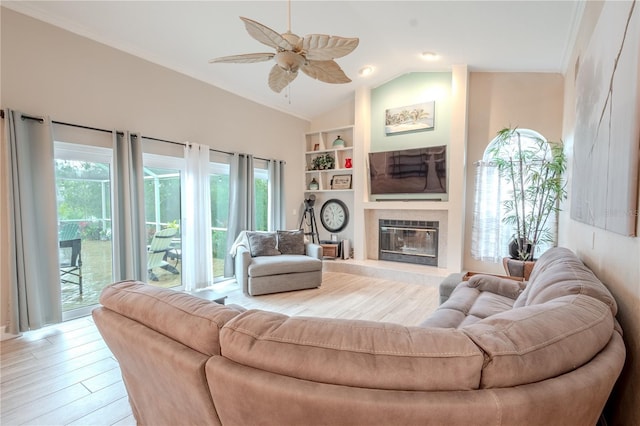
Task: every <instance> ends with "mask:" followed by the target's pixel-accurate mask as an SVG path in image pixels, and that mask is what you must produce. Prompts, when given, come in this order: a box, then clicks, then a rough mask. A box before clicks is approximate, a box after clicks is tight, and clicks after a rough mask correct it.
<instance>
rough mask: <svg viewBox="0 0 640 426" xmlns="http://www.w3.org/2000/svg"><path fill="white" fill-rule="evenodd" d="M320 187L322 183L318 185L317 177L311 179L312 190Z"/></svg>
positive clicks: (310, 187) (310, 186)
mask: <svg viewBox="0 0 640 426" xmlns="http://www.w3.org/2000/svg"><path fill="white" fill-rule="evenodd" d="M319 188H320V185H318V181H317V180H316V178H313V179H311V182H309V189H310V190H312V191H315V190H318V189H319Z"/></svg>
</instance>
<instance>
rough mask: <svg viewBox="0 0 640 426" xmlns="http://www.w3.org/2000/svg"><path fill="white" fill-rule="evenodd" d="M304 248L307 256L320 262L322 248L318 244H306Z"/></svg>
mask: <svg viewBox="0 0 640 426" xmlns="http://www.w3.org/2000/svg"><path fill="white" fill-rule="evenodd" d="M305 248H306V253H307V256H311V257H315V258H316V259H320V260H322V246H321V245H320V244H314V243H307V244H306V247H305Z"/></svg>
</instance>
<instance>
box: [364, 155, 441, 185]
mask: <svg viewBox="0 0 640 426" xmlns="http://www.w3.org/2000/svg"><path fill="white" fill-rule="evenodd" d="M369 183H370V188H371V194H372V195H380V194H446V193H447V146H446V145H440V146H432V147H427V148H413V149H403V150H395V151H383V152H370V153H369Z"/></svg>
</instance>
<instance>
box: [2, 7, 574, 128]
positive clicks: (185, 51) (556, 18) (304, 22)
mask: <svg viewBox="0 0 640 426" xmlns="http://www.w3.org/2000/svg"><path fill="white" fill-rule="evenodd" d="M580 3H581V2H580V1H568V0H567V1H560V0H553V1H535V0H534V1H527V0H516V1H481V0H475V1H455V0H454V1H451V0H450V1H305V0H300V1H293V2H291V30H292V32H294V33H296V34H298V35H300V36H304V35H307V34H312V33H319V34H329V35H339V36H343V37H358V38H359V39H360V44H359V46H358V47H357V48H356V49H355V51H354V52H352V53H351V54H349V55H347V56H345V57H343V58H339V59H337V60H336V61H337V62H338V64H339V65H340V66H341V67H342V69H343V70H344V71H345V73H346V74H347V75H348V76H349V77H350V78H351V79H352V80H353V81H352V82H351V83H347V84H339V85H332V84H327V83H322V82H319V81H317V80H313V79H311V78H309V77H307V76H306V75H302V74H301V75H299V76H298V78H297V79H296V80H295V81H294V82H293V83H292V84H291V85H290V87H289V88H286V89H285V90H283V91H282V92H281V93H280V94H278V93H275V92H273V91H271V90H270V89H269V87H268V85H267V78H268V75H269V70H270V69H271V67H272V66H273V63H272V62H260V63H251V64H209V63H208V60H209V59H211V58H215V57H219V56H227V55H235V54H243V53H254V52H269V51H270V50H271V49H270V48H269V47H267V46H264V45H263V44H260V43H259V42H257V41H256V40H254V39H253V38H251V37H250V36H249V35H248V34H247V32H246V30H245V26H244V24H243V22H242V21H241V20H240V19H239V17H240V16H244V17H247V18H250V19H253V20H256V21H258V22H260V23H262V24H264V25H266V26H268V27H270V28H272V29H274V30H276V31H277V32H280V33H284V32H285V31H286V30H287V25H288V23H287V16H288V6H287V1H285V0H282V1H193V2H192V1H140V2H138V1H3V2H2V5H3V6H5V7H8V8H10V9H13V10H15V11H18V12H21V13H24V14H27V15H30V16H32V17H34V18H37V19H40V20H43V21H46V22H49V23H51V24H53V25H56V26H59V27H62V28H64V29H67V30H69V31H72V32H75V33H77V34H80V35H82V36H85V37H88V38H91V39H94V40H96V41H98V42H101V43H104V44H107V45H110V46H112V47H114V48H117V49H120V50H123V51H125V52H128V53H131V54H133V55H136V56H139V57H141V58H144V59H146V60H149V61H151V62H154V63H157V64H159V65H162V66H165V67H167V68H171V69H173V70H176V71H179V72H181V73H184V74H187V75H189V76H191V77H194V78H196V79H199V80H202V81H204V82H207V83H209V84H212V85H214V86H217V87H220V88H222V89H224V90H227V91H229V92H232V93H235V94H237V95H239V96H242V97H245V98H248V99H250V100H253V101H255V102H258V103H260V104H264V105H267V106H270V107H273V108H276V109H278V110H281V111H284V112H287V113H290V114H292V115H295V116H298V117H302V118H306V119H311V118H313V117H315V116H317V115H319V114H321V113H324V112H326V111H328V110H330V109H331V108H332V107H333V106H335V105H339V104H342V103H344V102H346V101H347V100H348V99H350V98H351V97H352V96H353V93H354V91H355V89H356V88H357V87H359V86H367V87H376V86H379V85H380V84H383V83H385V82H387V81H389V80H392V79H393V78H395V77H398V76H400V75H402V74H405V73H410V72H422V71H449V70H450V69H451V65H452V64H467V65H468V66H469V69H470V70H471V71H513V72H564V70H565V68H566V67H567V63H566V61H567V59H568V56H569V54H570V48H571V43H572V38H573V37H574V32H575V28H577V25H578V24H579V19H580V17H581V12H582V5H581V4H580ZM423 52H433V53H435V54H437V55H438V59H437V60H435V61H428V60H425V59H424V58H422V57H421V53H423ZM365 66H370V67H372V68H373V73H371V74H370V75H369V76H366V77H364V76H361V75H360V74H359V71H360V70H361V69H362V68H363V67H365Z"/></svg>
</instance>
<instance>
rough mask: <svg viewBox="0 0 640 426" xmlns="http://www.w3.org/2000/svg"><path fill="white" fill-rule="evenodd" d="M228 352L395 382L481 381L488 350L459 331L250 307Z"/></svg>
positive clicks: (250, 360)
mask: <svg viewBox="0 0 640 426" xmlns="http://www.w3.org/2000/svg"><path fill="white" fill-rule="evenodd" d="M220 343H221V346H222V356H224V357H225V358H227V359H229V360H232V361H235V362H237V363H239V364H242V365H246V366H249V367H253V368H257V369H260V370H264V371H269V372H273V373H276V374H281V375H285V376H290V377H295V378H299V379H303V380H311V381H315V382H320V383H332V384H339V385H345V386H356V387H364V388H378V389H397V390H424V391H426V390H467V389H476V388H477V387H478V385H479V383H480V372H481V370H482V364H483V361H484V358H483V355H482V352H481V351H480V350H479V349H478V348H477V347H476V345H475V344H474V343H473V342H472V341H471V340H470V339H469V338H468V337H467V336H466V335H465V334H464V333H463V332H461V331H458V330H447V329H435V328H418V327H403V326H400V325H396V324H386V323H378V322H368V321H355V320H337V319H326V318H307V317H288V316H286V315H281V314H277V313H273V312H264V311H257V310H251V311H247V312H245V313H243V314H241V315H239V316H238V317H236V318H234V319H233V320H232V321H230V322H229V323H227V324H226V325H225V327H224V328H223V329H222V331H221V333H220Z"/></svg>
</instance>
